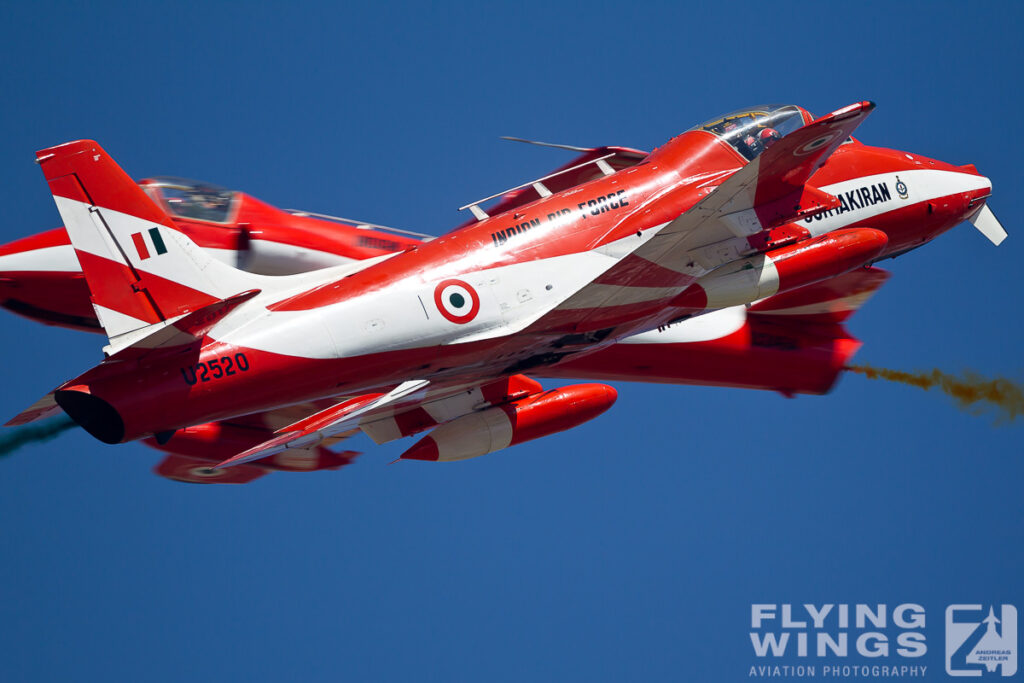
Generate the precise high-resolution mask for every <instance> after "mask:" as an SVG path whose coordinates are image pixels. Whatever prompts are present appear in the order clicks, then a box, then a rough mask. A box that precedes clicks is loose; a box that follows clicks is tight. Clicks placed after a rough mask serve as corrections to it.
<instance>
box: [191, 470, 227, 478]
mask: <svg viewBox="0 0 1024 683" xmlns="http://www.w3.org/2000/svg"><path fill="white" fill-rule="evenodd" d="M188 473H189V474H190V475H192V476H193V477H197V478H199V479H216V478H217V477H221V476H224V475H225V474H227V472H226V471H225V470H215V469H213V468H212V467H192V468H189V470H188Z"/></svg>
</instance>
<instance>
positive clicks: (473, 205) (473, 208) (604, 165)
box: [459, 152, 615, 221]
mask: <svg viewBox="0 0 1024 683" xmlns="http://www.w3.org/2000/svg"><path fill="white" fill-rule="evenodd" d="M613 156H615V152H610V153H608V154H605V155H604V156H601V157H598V158H596V159H591V160H589V161H584V162H583V163H582V164H576V165H575V166H570V167H569V168H563V169H562V170H560V171H555V172H554V173H550V174H548V175H546V176H544V177H542V178H537V179H536V180H530V181H527V182H525V183H523V184H522V185H516V186H515V187H510V188H509V189H507V190H503V191H501V192H496V193H494V194H492V195H491V196H489V197H484V198H483V199H478V200H476V201H475V202H470V203H469V204H466V205H465V206H460V207H459V211H463V210H465V209H469V210H470V212H471V213H472V214H473V215H474V216H476V219H477V220H478V221H482V220H484V219H485V218H489V217H490V216H488V214H487V212H486V211H484V210H483V209H482V208H480V205H481V204H483V203H484V202H489V201H490V200H492V199H497V198H498V197H501V196H503V195H506V194H508V193H509V192H515V191H516V190H521V189H523V188H524V187H532V188H533V189H534V190H536V191H537V194H539V195H540V196H541V197H550V196H551V190H549V189H548V187H547V185H545V184H544V181H545V180H548V179H550V178H554V177H556V176H560V175H562V174H563V173H568V172H569V171H575V170H577V169H580V168H583V167H584V166H589V165H590V164H596V165H597V167H598V168H599V169H600V170H601V173H603V174H604V175H611V174H612V173H615V169H614V168H612V167H611V164H609V163H608V161H607V159H609V158H610V157H613Z"/></svg>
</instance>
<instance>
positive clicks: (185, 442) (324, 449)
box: [143, 400, 359, 484]
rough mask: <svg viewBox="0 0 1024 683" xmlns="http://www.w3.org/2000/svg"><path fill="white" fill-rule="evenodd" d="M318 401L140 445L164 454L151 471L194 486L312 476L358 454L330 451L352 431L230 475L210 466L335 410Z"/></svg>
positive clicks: (188, 429) (233, 470)
mask: <svg viewBox="0 0 1024 683" xmlns="http://www.w3.org/2000/svg"><path fill="white" fill-rule="evenodd" d="M336 402H337V401H336V400H320V401H314V402H310V403H303V404H299V405H293V406H287V407H283V408H277V409H274V410H270V411H266V412H262V413H252V414H250V415H243V416H240V417H236V418H232V419H230V420H223V421H221V422H211V423H207V424H201V425H195V426H193V427H186V428H184V429H179V430H177V431H176V432H174V433H173V434H171V435H169V436H167V437H166V438H157V437H152V438H149V439H144V440H143V443H145V444H146V445H147V446H150V447H152V448H155V449H157V450H159V451H162V452H164V453H167V454H169V455H168V456H167V457H166V458H164V460H163V461H161V462H160V464H158V465H157V466H156V468H154V470H153V471H154V472H156V473H157V474H159V475H160V476H162V477H167V478H169V479H174V480H176V481H184V482H190V483H197V484H245V483H248V482H250V481H253V480H254V479H258V478H259V477H262V476H264V475H265V474H267V473H269V472H275V471H281V472H314V471H319V470H325V469H327V470H334V469H338V468H341V467H344V466H346V465H349V464H351V463H352V462H353V461H354V460H355V458H356V457H357V456H358V455H359V453H357V452H355V451H341V452H338V451H333V450H331V449H330V448H328V447H329V446H333V445H335V444H337V443H340V442H341V441H343V440H345V439H346V438H348V437H350V436H352V435H353V434H355V433H356V432H357V431H358V430H351V431H349V432H342V433H338V434H335V435H333V436H332V437H330V438H328V439H325V440H323V441H322V442H320V443H318V444H315V445H313V446H311V447H307V448H294V449H289V450H287V451H284V452H281V453H278V454H275V455H271V456H268V457H265V458H263V459H259V460H255V461H253V462H251V463H249V464H246V465H240V466H238V467H233V468H231V469H230V470H216V469H213V466H214V465H216V464H217V463H219V462H221V461H222V460H224V459H225V458H230V457H231V456H233V455H235V454H236V453H238V452H239V451H240V450H243V449H246V448H250V447H252V446H253V445H256V444H260V443H263V442H264V441H267V440H268V439H272V438H274V436H275V432H276V430H278V429H280V428H281V427H284V426H287V425H289V424H291V423H293V422H295V421H297V420H302V419H305V418H308V417H309V416H311V415H314V414H316V413H318V412H320V411H322V410H324V409H326V408H329V407H331V406H332V405H335V403H336Z"/></svg>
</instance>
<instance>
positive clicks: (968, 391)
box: [846, 365, 1024, 421]
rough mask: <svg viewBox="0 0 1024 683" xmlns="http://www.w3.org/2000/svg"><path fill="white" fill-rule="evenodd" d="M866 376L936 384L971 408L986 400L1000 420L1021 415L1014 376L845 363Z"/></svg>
mask: <svg viewBox="0 0 1024 683" xmlns="http://www.w3.org/2000/svg"><path fill="white" fill-rule="evenodd" d="M846 369H847V370H850V371H851V372H857V373H860V374H862V375H864V376H865V377H867V378H868V379H887V380H889V381H891V382H900V383H902V384H909V385H910V386H914V387H920V388H921V389H925V390H929V389H932V388H933V387H938V388H939V389H940V390H941V391H943V392H945V393H946V394H947V395H949V396H952V397H953V398H954V399H955V400H956V402H957V404H958V405H959V406H960V407H961V408H970V407H972V406H976V405H979V404H984V403H988V404H991V405H993V406H995V407H996V409H997V411H998V413H999V418H1000V421H1002V420H1003V419H1005V420H1015V419H1017V417H1019V416H1020V415H1024V388H1022V387H1021V386H1020V385H1019V384H1018V383H1016V382H1014V381H1013V380H1009V379H1006V378H1005V377H996V378H995V379H988V378H986V377H982V376H981V375H978V374H977V373H974V372H970V371H968V372H965V373H964V376H963V377H962V378H960V377H956V376H954V375H950V374H948V373H945V372H942V371H941V370H932V371H931V372H900V371H899V370H886V369H885V368H873V367H871V366H870V365H850V366H847V367H846Z"/></svg>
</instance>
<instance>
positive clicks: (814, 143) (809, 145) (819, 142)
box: [793, 131, 839, 157]
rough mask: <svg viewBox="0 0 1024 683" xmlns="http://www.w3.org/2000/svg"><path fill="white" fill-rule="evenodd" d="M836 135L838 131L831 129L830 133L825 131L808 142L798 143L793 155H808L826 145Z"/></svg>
mask: <svg viewBox="0 0 1024 683" xmlns="http://www.w3.org/2000/svg"><path fill="white" fill-rule="evenodd" d="M837 135H839V133H838V132H835V131H833V132H831V133H825V134H824V135H819V136H818V137H816V138H814V139H813V140H811V141H810V142H806V143H804V144H802V145H800V147H798V148H797V149H796V150H795V151H794V152H793V155H794V156H798V157H802V156H806V155H808V154H810V153H812V152H816V151H818V150H819V149H821V148H822V147H824V146H825V145H827V144H828V143H830V142H832V141H833V140H835V139H836V136H837Z"/></svg>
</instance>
